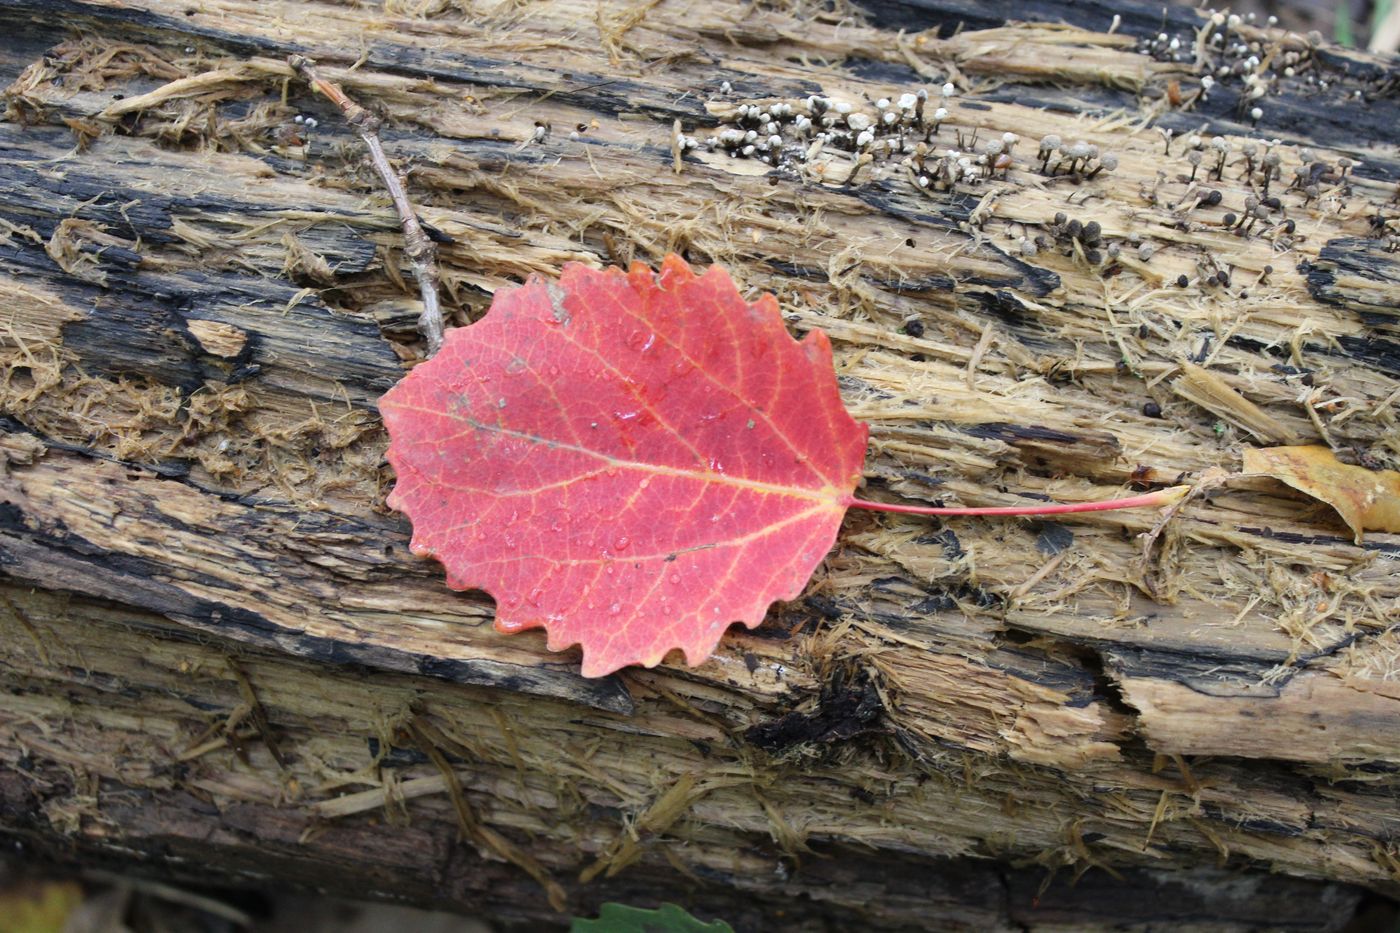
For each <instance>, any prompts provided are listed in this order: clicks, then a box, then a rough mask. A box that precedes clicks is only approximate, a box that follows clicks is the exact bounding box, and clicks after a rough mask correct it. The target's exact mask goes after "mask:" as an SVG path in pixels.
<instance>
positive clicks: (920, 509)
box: [846, 486, 1191, 516]
mask: <svg viewBox="0 0 1400 933" xmlns="http://www.w3.org/2000/svg"><path fill="white" fill-rule="evenodd" d="M1190 488H1191V487H1190V486H1172V487H1170V488H1168V489H1159V490H1157V491H1156V492H1149V493H1144V494H1143V495H1140V496H1127V497H1126V498H1123V499H1101V500H1099V501H1097V502H1068V503H1066V502H1055V503H1051V504H1048V505H1012V506H974V507H970V508H960V507H952V508H940V507H934V506H926V505H901V504H899V503H896V502H871V501H869V500H867V499H857V498H855V497H854V496H848V497H847V499H846V505H847V507H849V508H853V509H870V510H872V511H876V512H899V513H900V514H902V515H953V516H956V515H963V516H967V515H1065V514H1067V513H1070V512H1109V511H1112V510H1114V509H1143V508H1156V507H1159V506H1165V505H1171V504H1172V503H1174V502H1176V501H1178V500H1179V499H1180V498H1181V497H1182V496H1184V495H1186V493H1187V491H1188V490H1189V489H1190Z"/></svg>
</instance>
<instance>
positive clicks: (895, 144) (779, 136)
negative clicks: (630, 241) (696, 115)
mask: <svg viewBox="0 0 1400 933" xmlns="http://www.w3.org/2000/svg"><path fill="white" fill-rule="evenodd" d="M721 91H722V92H723V88H722V89H721ZM935 93H936V95H937V96H936V99H935V98H934V95H932V94H930V92H929V90H928V89H927V88H918V89H917V90H913V91H906V92H904V93H901V94H899V95H897V96H892V97H882V98H880V99H878V100H873V101H872V100H868V99H867V100H864V101H863V102H862V103H861V104H859V105H857V104H853V103H851V102H850V101H846V100H842V99H840V98H836V97H825V96H820V95H812V96H810V97H807V98H806V99H804V100H799V101H795V102H788V101H777V102H771V103H741V104H739V105H738V106H737V107H735V108H734V109H733V110H732V111H731V112H730V113H729V114H728V120H727V121H726V123H725V124H724V125H721V126H720V127H719V128H718V129H717V130H716V132H715V133H714V134H713V135H711V136H709V137H707V138H706V139H705V140H704V141H703V142H701V141H700V140H697V139H696V138H694V137H691V136H681V137H680V139H679V145H680V148H681V150H682V151H689V150H693V149H697V148H703V149H705V150H707V151H711V152H723V153H725V154H727V155H728V156H730V157H731V158H735V159H756V160H759V161H761V162H764V163H766V164H768V165H772V166H773V167H774V168H776V169H778V170H780V172H787V173H791V174H794V175H801V174H803V173H804V170H806V171H807V172H809V173H810V174H813V175H817V176H819V177H822V178H823V179H824V180H828V181H833V182H839V183H842V184H846V185H852V184H855V183H856V182H857V181H859V180H862V178H863V177H864V178H868V179H870V180H876V179H879V178H881V177H884V176H885V175H886V174H888V173H889V172H890V171H891V168H892V167H895V166H898V167H902V168H903V169H904V170H906V172H907V174H908V177H909V178H910V180H911V181H912V183H913V184H914V185H915V186H916V187H917V188H919V189H922V190H928V191H947V190H950V189H952V188H954V187H956V186H958V185H959V184H964V185H977V184H979V183H981V182H983V181H986V180H987V179H990V178H993V177H996V176H998V175H1000V176H1002V177H1005V176H1006V174H1007V173H1008V172H1009V171H1010V170H1011V169H1012V168H1014V167H1016V165H1017V162H1016V157H1015V149H1016V146H1017V145H1018V144H1019V143H1020V137H1019V136H1018V135H1017V134H1015V133H1011V132H1004V133H1000V134H997V133H991V134H988V135H987V137H986V138H982V135H983V131H982V130H981V129H980V128H974V129H972V130H971V131H970V132H969V131H968V130H966V129H965V128H963V127H951V126H950V129H951V136H952V138H951V139H948V140H946V141H943V142H940V141H939V135H940V133H941V132H942V131H943V128H944V124H945V123H948V122H949V104H950V101H951V100H952V98H954V97H956V96H957V93H958V92H957V88H956V87H955V86H954V85H953V84H952V83H951V82H950V83H946V84H944V85H943V86H942V87H941V88H938V89H937V91H936V92H935ZM823 153H827V154H828V155H831V154H842V155H844V156H846V157H848V158H849V168H848V169H847V170H846V172H845V174H844V175H843V176H836V175H835V174H834V173H833V172H832V171H831V168H830V164H831V161H832V160H830V159H820V158H819V157H820V156H821V155H822V154H823ZM1037 159H1038V161H1039V163H1040V164H1039V168H1040V171H1041V172H1042V173H1043V174H1047V175H1052V176H1054V175H1073V176H1076V177H1077V178H1078V179H1080V180H1083V179H1092V178H1094V177H1095V176H1097V175H1098V174H1099V173H1101V172H1105V171H1108V172H1111V171H1113V170H1114V169H1115V168H1117V166H1118V158H1117V156H1115V155H1114V154H1112V153H1100V152H1099V149H1098V147H1097V146H1093V145H1090V144H1089V143H1086V142H1083V141H1076V142H1069V143H1062V142H1061V141H1060V140H1059V138H1058V137H1056V136H1047V137H1045V138H1044V139H1042V140H1041V143H1040V152H1039V154H1038V156H1037ZM866 166H870V171H869V174H868V176H862V170H863V169H864V168H865V167H866ZM775 181H776V178H775Z"/></svg>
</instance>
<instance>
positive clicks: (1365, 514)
mask: <svg viewBox="0 0 1400 933" xmlns="http://www.w3.org/2000/svg"><path fill="white" fill-rule="evenodd" d="M1244 472H1245V473H1250V474H1257V475H1262V476H1270V477H1273V478H1274V479H1276V480H1279V481H1280V482H1283V483H1286V484H1288V485H1289V486H1292V487H1293V488H1294V489H1296V490H1298V491H1299V492H1301V493H1305V494H1307V495H1309V496H1312V497H1313V498H1314V499H1319V500H1321V501H1323V502H1325V503H1327V504H1328V505H1330V506H1332V508H1334V509H1336V510H1337V514H1339V515H1341V517H1342V521H1344V522H1346V523H1347V526H1348V527H1349V528H1351V531H1352V534H1353V536H1354V537H1355V539H1356V543H1357V544H1360V543H1361V540H1362V534H1363V532H1367V531H1391V532H1400V473H1397V472H1395V471H1394V470H1379V471H1373V470H1367V469H1365V468H1364V467H1359V466H1352V465H1350V464H1346V463H1342V462H1341V461H1340V460H1338V459H1337V457H1336V455H1335V454H1333V453H1332V451H1331V450H1329V449H1328V448H1326V447H1321V446H1305V447H1266V448H1263V449H1254V448H1246V449H1245V451H1244Z"/></svg>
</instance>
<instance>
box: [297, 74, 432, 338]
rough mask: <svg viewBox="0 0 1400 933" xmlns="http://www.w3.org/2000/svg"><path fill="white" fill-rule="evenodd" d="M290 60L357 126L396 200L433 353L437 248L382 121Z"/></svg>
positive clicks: (421, 326) (425, 333) (421, 325)
mask: <svg viewBox="0 0 1400 933" xmlns="http://www.w3.org/2000/svg"><path fill="white" fill-rule="evenodd" d="M287 64H289V65H291V66H292V69H293V70H294V71H296V72H297V74H299V75H301V76H302V77H303V78H305V79H306V80H307V82H308V83H309V84H310V85H311V86H312V87H313V88H315V89H316V90H317V91H319V92H320V93H322V94H324V95H325V96H326V97H328V98H329V99H330V101H331V103H333V104H335V105H336V106H337V107H339V108H340V112H341V113H343V114H344V115H345V120H346V122H347V123H349V124H350V125H351V126H353V127H354V128H355V130H356V131H357V132H358V133H359V134H360V138H361V139H363V140H364V141H365V147H366V148H368V149H369V157H370V162H371V163H373V165H374V169H375V171H376V172H378V173H379V177H380V178H381V179H383V180H384V187H385V188H387V189H388V190H389V197H390V199H392V200H393V202H394V209H395V210H396V211H398V214H399V222H400V223H401V224H402V225H403V237H404V254H405V255H407V256H408V260H409V262H410V263H412V264H413V272H414V275H415V276H416V277H417V279H418V289H419V291H420V292H421V293H422V295H423V311H422V313H421V314H419V315H418V331H419V333H421V334H422V335H423V338H424V339H425V340H426V341H427V342H428V355H429V356H432V355H433V354H435V353H437V351H438V349H439V348H440V347H441V346H442V336H443V323H442V307H441V305H440V304H439V303H438V281H439V275H438V265H437V249H436V248H435V247H434V246H433V241H432V239H431V238H429V236H428V234H427V233H426V232H424V230H423V225H422V224H421V223H419V222H418V215H417V214H416V213H414V210H413V204H412V202H411V201H409V200H408V193H407V192H406V191H404V187H403V182H402V181H400V180H399V176H398V173H397V172H395V171H394V168H393V166H391V165H390V164H389V158H388V156H386V155H385V154H384V147H383V145H381V144H380V142H379V126H380V123H381V122H382V121H381V120H380V119H379V117H377V116H375V115H374V114H372V113H370V112H369V111H368V110H366V109H365V108H364V107H361V106H360V105H359V104H357V103H355V102H354V101H353V100H351V99H350V98H349V97H348V96H347V95H346V93H345V92H344V91H342V90H341V89H340V87H339V86H338V85H336V84H334V83H332V82H330V81H327V80H326V79H325V78H322V77H321V76H320V75H318V74H317V73H316V69H315V68H314V67H313V66H312V64H311V61H310V60H309V59H307V58H305V57H304V56H301V55H292V56H290V57H288V59H287Z"/></svg>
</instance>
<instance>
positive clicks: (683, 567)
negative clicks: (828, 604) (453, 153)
mask: <svg viewBox="0 0 1400 933" xmlns="http://www.w3.org/2000/svg"><path fill="white" fill-rule="evenodd" d="M379 409H380V412H381V414H382V415H383V418H384V424H385V426H386V427H387V428H388V431H389V436H390V444H389V450H388V454H387V456H388V458H389V462H390V463H391V464H393V466H394V469H395V470H396V471H397V473H398V481H397V483H396V485H395V487H394V490H393V492H392V493H391V494H390V495H389V499H388V502H389V505H390V506H391V507H393V508H395V509H398V510H399V511H401V512H403V513H404V514H406V515H408V517H409V518H410V519H411V520H412V522H413V541H412V549H413V551H414V552H415V553H417V554H420V555H426V556H432V557H435V558H437V559H438V560H439V561H441V562H442V564H443V566H444V568H445V569H446V571H447V583H448V585H449V586H451V587H453V588H454V589H480V590H485V591H486V592H488V593H490V594H491V595H492V596H493V597H495V599H496V628H497V629H499V630H500V631H502V632H518V631H521V630H524V629H531V628H539V627H543V628H545V629H546V630H547V632H548V646H549V647H550V649H552V650H561V649H563V648H567V647H568V646H570V645H573V644H578V645H580V646H582V649H583V673H584V674H585V675H586V676H600V675H602V674H607V673H609V672H611V671H614V670H617V669H618V668H620V667H623V666H626V665H629V664H644V665H647V666H651V665H655V664H657V663H659V662H660V661H661V659H662V658H663V657H664V656H665V655H666V653H667V652H669V651H670V650H671V649H673V648H680V649H681V650H682V651H683V652H684V654H685V658H686V661H687V662H689V663H690V664H699V663H701V662H702V661H704V660H705V659H706V658H707V657H709V655H710V654H711V652H713V651H714V648H715V645H716V644H717V643H718V641H719V638H720V636H721V635H722V634H723V633H724V631H725V629H727V628H728V627H729V626H730V624H732V623H734V622H740V623H742V624H744V625H746V626H748V627H750V628H752V627H754V626H756V625H758V624H759V623H760V622H761V621H762V620H763V617H764V615H765V614H766V613H767V611H768V607H769V606H770V605H771V604H772V603H773V602H774V601H776V600H788V599H793V598H795V597H796V596H798V595H799V594H800V593H801V592H802V589H803V587H804V586H805V585H806V583H807V580H808V578H809V577H810V576H811V574H812V572H813V570H815V569H816V567H817V565H818V564H819V563H820V562H821V560H822V558H823V557H824V556H825V555H826V552H827V551H828V550H829V549H830V548H831V546H832V543H833V542H834V541H835V539H836V533H837V529H838V528H839V526H840V524H841V519H842V517H843V516H844V514H845V512H846V509H847V508H848V507H850V506H859V507H862V508H876V509H884V510H887V511H898V512H909V513H918V514H933V515H984V514H1005V515H1030V514H1050V513H1057V512H1074V511H1094V510H1099V509H1107V508H1124V507H1132V506H1138V505H1157V504H1163V503H1166V502H1169V501H1171V500H1172V499H1173V498H1175V497H1176V496H1177V495H1179V494H1180V490H1164V491H1161V492H1158V493H1153V494H1150V495H1146V496H1138V497H1134V498H1130V499H1119V500H1112V501H1109V502H1093V503H1074V504H1068V505H1054V504H1051V505H1046V504H1044V503H1036V504H1035V505H1033V506H1028V507H1012V508H928V507H924V506H914V505H904V504H891V503H876V502H866V501H864V500H859V499H856V498H854V496H853V493H854V491H855V487H856V484H857V482H858V481H859V480H860V476H861V469H862V466H863V464H864V461H865V444H866V437H867V433H868V432H867V428H866V426H865V425H863V424H861V423H859V422H857V421H856V420H855V419H854V418H852V417H851V416H850V414H849V413H848V412H847V411H846V408H845V406H844V405H843V404H842V401H841V394H840V392H839V390H838V388H837V385H836V374H835V372H834V370H833V368H832V357H831V344H830V342H829V341H828V340H827V337H826V335H825V334H824V333H822V332H821V331H817V330H814V331H811V332H810V333H808V334H807V335H806V337H805V338H804V339H802V340H801V341H797V340H794V339H793V338H792V336H791V335H789V334H788V332H787V329H786V328H785V327H784V325H783V320H782V316H781V315H780V314H779V311H778V303H777V300H776V299H775V298H774V297H773V296H772V295H763V296H761V297H760V298H759V299H758V300H757V301H756V302H753V303H752V304H750V303H749V302H746V301H745V300H744V299H743V297H742V296H740V294H739V291H738V289H736V288H735V287H734V283H733V281H731V280H730V278H729V275H728V273H726V272H725V271H724V270H723V269H722V268H719V267H718V266H712V267H711V268H710V269H709V270H708V271H707V272H705V274H704V275H701V276H696V275H695V274H694V273H693V272H692V271H691V269H690V267H689V266H688V265H686V263H685V261H684V260H682V259H680V258H679V257H677V256H667V257H666V259H665V261H664V262H663V263H662V266H661V270H660V272H653V271H652V270H651V269H649V268H648V267H647V266H645V265H642V264H640V263H638V264H635V265H633V266H632V268H631V270H630V271H628V272H625V273H624V272H623V271H622V270H620V269H607V270H603V271H599V270H595V269H590V268H588V267H586V266H582V265H578V264H572V263H571V264H568V265H566V266H565V267H564V269H563V272H562V274H561V276H560V279H559V282H558V284H554V283H552V282H548V281H546V280H545V279H542V278H539V277H531V279H530V280H529V281H527V282H526V283H525V285H524V286H522V287H520V288H514V289H502V290H500V291H499V292H497V293H496V297H495V300H494V301H493V302H492V304H491V309H490V311H488V312H487V314H486V316H485V317H483V318H482V319H481V320H480V321H478V322H477V323H475V324H473V325H471V326H470V327H463V328H458V329H456V330H452V331H450V332H448V334H447V339H446V342H445V343H444V344H443V347H442V350H441V351H440V352H439V353H438V354H437V355H436V356H435V357H433V358H432V359H431V360H429V361H428V362H426V363H423V364H421V365H419V366H418V367H417V368H415V369H414V370H413V371H412V372H411V373H409V375H408V376H407V377H405V378H404V379H403V381H401V382H400V383H399V384H398V385H396V386H395V387H394V388H393V389H391V390H389V392H388V393H386V394H385V396H384V397H383V398H382V399H381V400H380V403H379Z"/></svg>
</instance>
